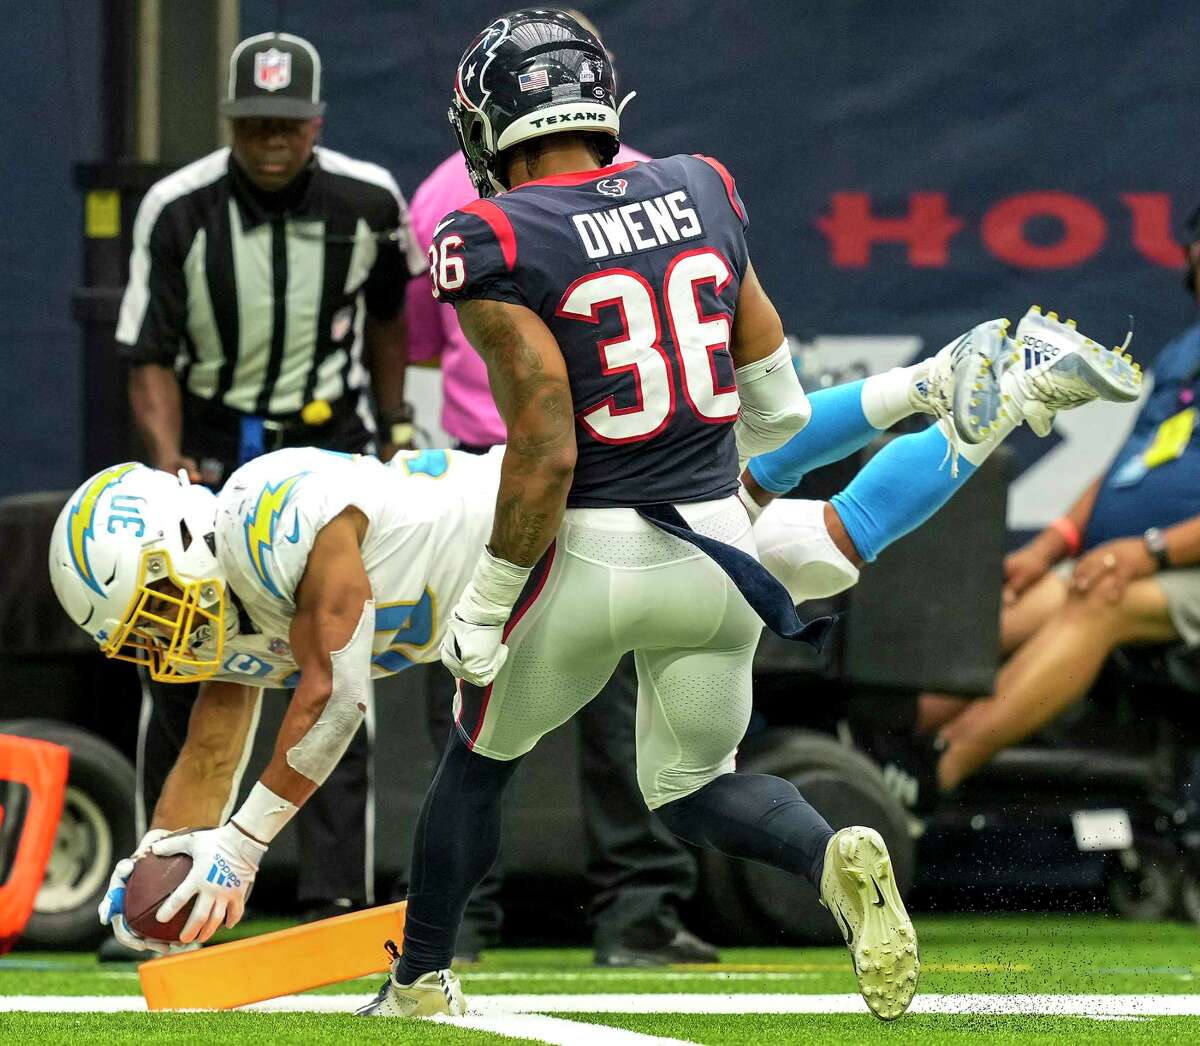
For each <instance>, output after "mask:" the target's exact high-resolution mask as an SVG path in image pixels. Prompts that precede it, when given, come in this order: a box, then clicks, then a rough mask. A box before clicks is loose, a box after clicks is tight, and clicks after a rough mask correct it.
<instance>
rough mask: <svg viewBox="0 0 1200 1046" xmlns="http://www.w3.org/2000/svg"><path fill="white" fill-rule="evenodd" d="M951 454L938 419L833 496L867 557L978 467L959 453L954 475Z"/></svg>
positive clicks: (898, 442)
mask: <svg viewBox="0 0 1200 1046" xmlns="http://www.w3.org/2000/svg"><path fill="white" fill-rule="evenodd" d="M813 415H814V417H815V416H816V411H815V410H814V411H813ZM800 435H804V433H803V432H802V433H801V434H800ZM945 457H946V437H945V436H943V435H942V433H941V430H940V429H939V428H938V427H937V426H936V425H931V426H930V427H929V428H927V429H926V430H925V431H924V432H917V433H913V434H912V435H910V436H900V437H899V438H897V439H894V440H892V442H891V443H889V444H888V445H887V446H886V447H884V448H883V450H881V451H880V452H879V453H878V454H876V455H875V457H873V458H872V459H871V460H870V461H868V462H867V463H866V465H864V466H863V469H862V471H861V472H860V473H859V474H858V475H857V476H855V477H854V479H853V480H851V481H850V483H849V485H848V486H847V487H846V489H845V490H843V491H841V492H839V493H837V494H835V495H834V496H833V497H832V498H831V499H830V502H831V504H832V505H833V507H834V508H835V509H836V510H837V514H838V515H839V516H840V517H841V519H842V522H843V523H844V524H845V526H846V532H847V533H848V534H849V535H850V539H851V540H852V541H853V542H854V547H855V548H857V549H858V553H859V555H861V556H862V557H863V559H865V560H866V561H867V562H871V561H872V560H874V559H875V558H876V557H877V556H878V555H879V553H880V552H882V551H883V550H884V549H885V548H887V547H888V545H890V544H891V543H892V542H893V541H897V540H899V539H900V538H902V537H904V535H905V534H907V533H908V532H909V531H910V530H916V529H917V527H919V526H920V525H921V524H922V523H924V522H925V520H927V519H928V518H929V517H930V516H932V515H933V514H934V513H935V512H936V511H937V510H938V509H940V508H941V507H942V506H943V505H944V504H945V503H946V502H947V501H949V500H950V498H951V497H952V496H953V494H954V492H955V491H956V490H958V488H959V487H961V486H962V485H963V483H965V482H966V481H967V479H969V478H970V476H971V475H972V474H973V473H974V472H975V469H976V466H975V465H972V464H971V462H969V461H967V460H966V458H959V459H958V476H957V477H952V476H951V475H950V464H949V462H946V463H945V464H944V465H943V461H944V460H945ZM755 478H756V479H757V476H756V477H755Z"/></svg>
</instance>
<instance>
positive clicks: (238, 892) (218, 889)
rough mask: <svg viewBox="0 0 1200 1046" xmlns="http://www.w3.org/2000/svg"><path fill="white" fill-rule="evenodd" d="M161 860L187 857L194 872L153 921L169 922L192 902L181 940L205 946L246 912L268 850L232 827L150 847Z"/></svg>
mask: <svg viewBox="0 0 1200 1046" xmlns="http://www.w3.org/2000/svg"><path fill="white" fill-rule="evenodd" d="M151 852H153V853H155V854H157V855H158V856H159V857H170V856H172V855H174V854H188V855H190V856H191V858H192V869H191V871H190V872H188V875H187V878H186V879H184V880H183V882H181V883H180V884H179V885H178V886H177V887H175V890H174V892H173V893H172V894H171V896H170V897H168V898H167V899H166V900H165V901H163V903H162V904H161V905H160V906H159V909H158V912H157V913H156V915H155V918H157V919H158V921H159V922H164V923H165V922H169V921H170V920H171V919H172V918H174V916H175V914H176V913H177V912H178V911H179V910H180V909H181V908H182V907H183V906H184V905H185V904H187V902H188V901H189V900H191V899H192V898H193V897H195V898H196V904H195V907H194V908H193V909H192V914H191V915H190V916H188V920H187V922H186V923H184V924H183V930H182V932H181V933H180V935H179V939H180V940H181V941H182V942H184V943H185V944H186V943H190V942H191V941H200V942H201V943H203V942H204V941H207V940H208V939H209V938H210V937H211V936H212V935H213V934H214V933H216V932H217V930H218V929H219V928H220V927H221V926H222V925H224V926H235V925H237V923H238V921H239V920H240V919H241V917H242V915H243V914H244V913H245V911H246V895H247V894H248V893H249V892H250V887H251V885H252V884H253V883H254V877H255V875H257V874H258V865H259V862H260V861H261V860H262V857H263V854H265V853H266V852H267V848H266V846H264V845H263V844H262V843H260V842H258V841H257V840H255V839H251V838H250V836H248V835H246V834H245V833H244V832H242V831H240V830H239V829H238V828H237V827H236V826H235V825H233V824H228V823H227V824H223V825H222V826H221V827H220V828H209V829H206V830H203V831H199V832H188V833H187V834H186V835H172V836H169V837H168V838H166V839H161V840H159V841H158V842H156V843H155V844H154V845H153V846H152V847H151Z"/></svg>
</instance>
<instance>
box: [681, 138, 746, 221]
mask: <svg viewBox="0 0 1200 1046" xmlns="http://www.w3.org/2000/svg"><path fill="white" fill-rule="evenodd" d="M692 155H693V156H695V157H696V159H697V160H703V161H704V162H705V163H706V164H708V166H709V167H711V168H712V169H713V170H714V171H716V172H717V174H719V175H720V176H721V181H723V182H724V183H725V195H726V196H728V197H729V206H730V207H732V208H733V213H734V214H736V215H737V216H738V217H739V218H740V219H741V220H742V221H745V220H746V212H745V211H743V210H742V205H741V204H740V203H738V198H737V193H736V192H734V190H733V175H732V174H730V173H729V172H728V171H727V170H726V169H725V165H724V164H723V163H721V161H720V160H714V159H713V158H712V157H711V156H701V155H700V153H693V154H692Z"/></svg>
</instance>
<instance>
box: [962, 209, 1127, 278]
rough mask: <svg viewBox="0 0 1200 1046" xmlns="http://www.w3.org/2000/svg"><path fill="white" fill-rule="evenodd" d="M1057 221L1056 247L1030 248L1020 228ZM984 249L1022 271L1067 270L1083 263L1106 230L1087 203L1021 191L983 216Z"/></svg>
mask: <svg viewBox="0 0 1200 1046" xmlns="http://www.w3.org/2000/svg"><path fill="white" fill-rule="evenodd" d="M1041 217H1050V218H1055V219H1057V220H1058V221H1059V222H1060V223H1061V224H1062V227H1063V234H1062V236H1061V237H1060V238H1059V240H1058V242H1057V243H1052V244H1038V243H1030V242H1029V240H1028V239H1027V238H1026V236H1025V225H1026V223H1027V222H1029V221H1030V220H1031V219H1033V218H1041ZM979 231H980V234H981V235H982V237H983V243H984V246H985V247H987V249H988V250H989V251H991V252H992V254H993V255H995V256H996V257H997V258H999V259H1000V260H1001V261H1003V262H1008V264H1009V265H1016V266H1019V267H1021V268H1025V269H1069V268H1071V267H1072V266H1075V265H1079V264H1081V263H1082V262H1085V261H1087V259H1088V258H1090V257H1091V256H1092V255H1093V254H1095V253H1096V252H1097V251H1098V250H1099V249H1100V247H1101V246H1102V245H1103V243H1104V238H1105V236H1107V234H1108V226H1107V225H1106V224H1105V221H1104V215H1102V214H1101V213H1100V212H1099V211H1098V210H1097V209H1096V208H1095V207H1093V206H1092V205H1091V204H1090V203H1088V202H1087V200H1081V199H1080V198H1079V197H1078V196H1073V195H1071V193H1065V192H1027V193H1021V194H1019V195H1018V196H1010V197H1008V198H1007V199H1004V200H1001V201H1000V202H999V203H997V204H996V205H995V206H994V207H992V208H991V209H990V210H989V211H988V212H987V213H986V214H985V215H984V216H983V222H982V225H981V227H980V230H979Z"/></svg>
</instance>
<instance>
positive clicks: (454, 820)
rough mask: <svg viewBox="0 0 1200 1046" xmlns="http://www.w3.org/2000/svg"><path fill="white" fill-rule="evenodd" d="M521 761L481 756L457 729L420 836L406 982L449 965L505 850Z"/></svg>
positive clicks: (404, 962)
mask: <svg viewBox="0 0 1200 1046" xmlns="http://www.w3.org/2000/svg"><path fill="white" fill-rule="evenodd" d="M519 763H520V760H519V759H513V760H509V761H508V762H503V761H501V760H498V759H489V758H487V757H486V756H482V755H476V754H475V753H474V752H472V751H470V749H468V748H467V745H466V742H465V741H463V739H462V738H461V737H460V736H459V733H458V731H457V730H454V731H451V734H450V738H449V740H448V741H447V743H446V751H445V754H443V756H442V762H441V764H440V765H439V766H438V769H437V773H436V774H435V775H434V778H433V782H432V783H431V784H430V786H429V791H428V792H426V793H425V802H424V804H423V805H422V807H421V816H420V817H419V818H418V820H417V828H416V833H415V836H414V839H413V856H412V876H411V880H410V883H409V889H408V914H407V916H406V918H405V922H404V953H403V955H402V956H401V961H400V968H399V970H398V972H397V976H398V979H399V980H400V982H401V983H402V984H411V983H412V982H413V981H414V980H416V978H418V977H420V976H421V975H422V974H425V973H429V972H430V971H431V970H444V969H446V968H447V967H448V966H449V965H450V960H451V958H452V957H453V955H454V941H455V937H456V936H457V935H458V927H459V923H461V922H462V916H463V909H464V908H465V907H466V904H467V899H468V898H469V897H470V896H471V891H472V890H474V889H475V886H476V885H477V884H478V883H479V881H480V880H481V879H482V878H483V877H484V876H485V875H487V873H488V871H489V869H491V867H492V865H493V864H495V862H496V856H497V855H498V854H499V852H500V801H501V799H502V797H503V795H504V789H505V787H506V786H507V785H508V782H509V781H510V780H512V776H513V773H514V772H515V771H516V769H517V765H518V764H519Z"/></svg>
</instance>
